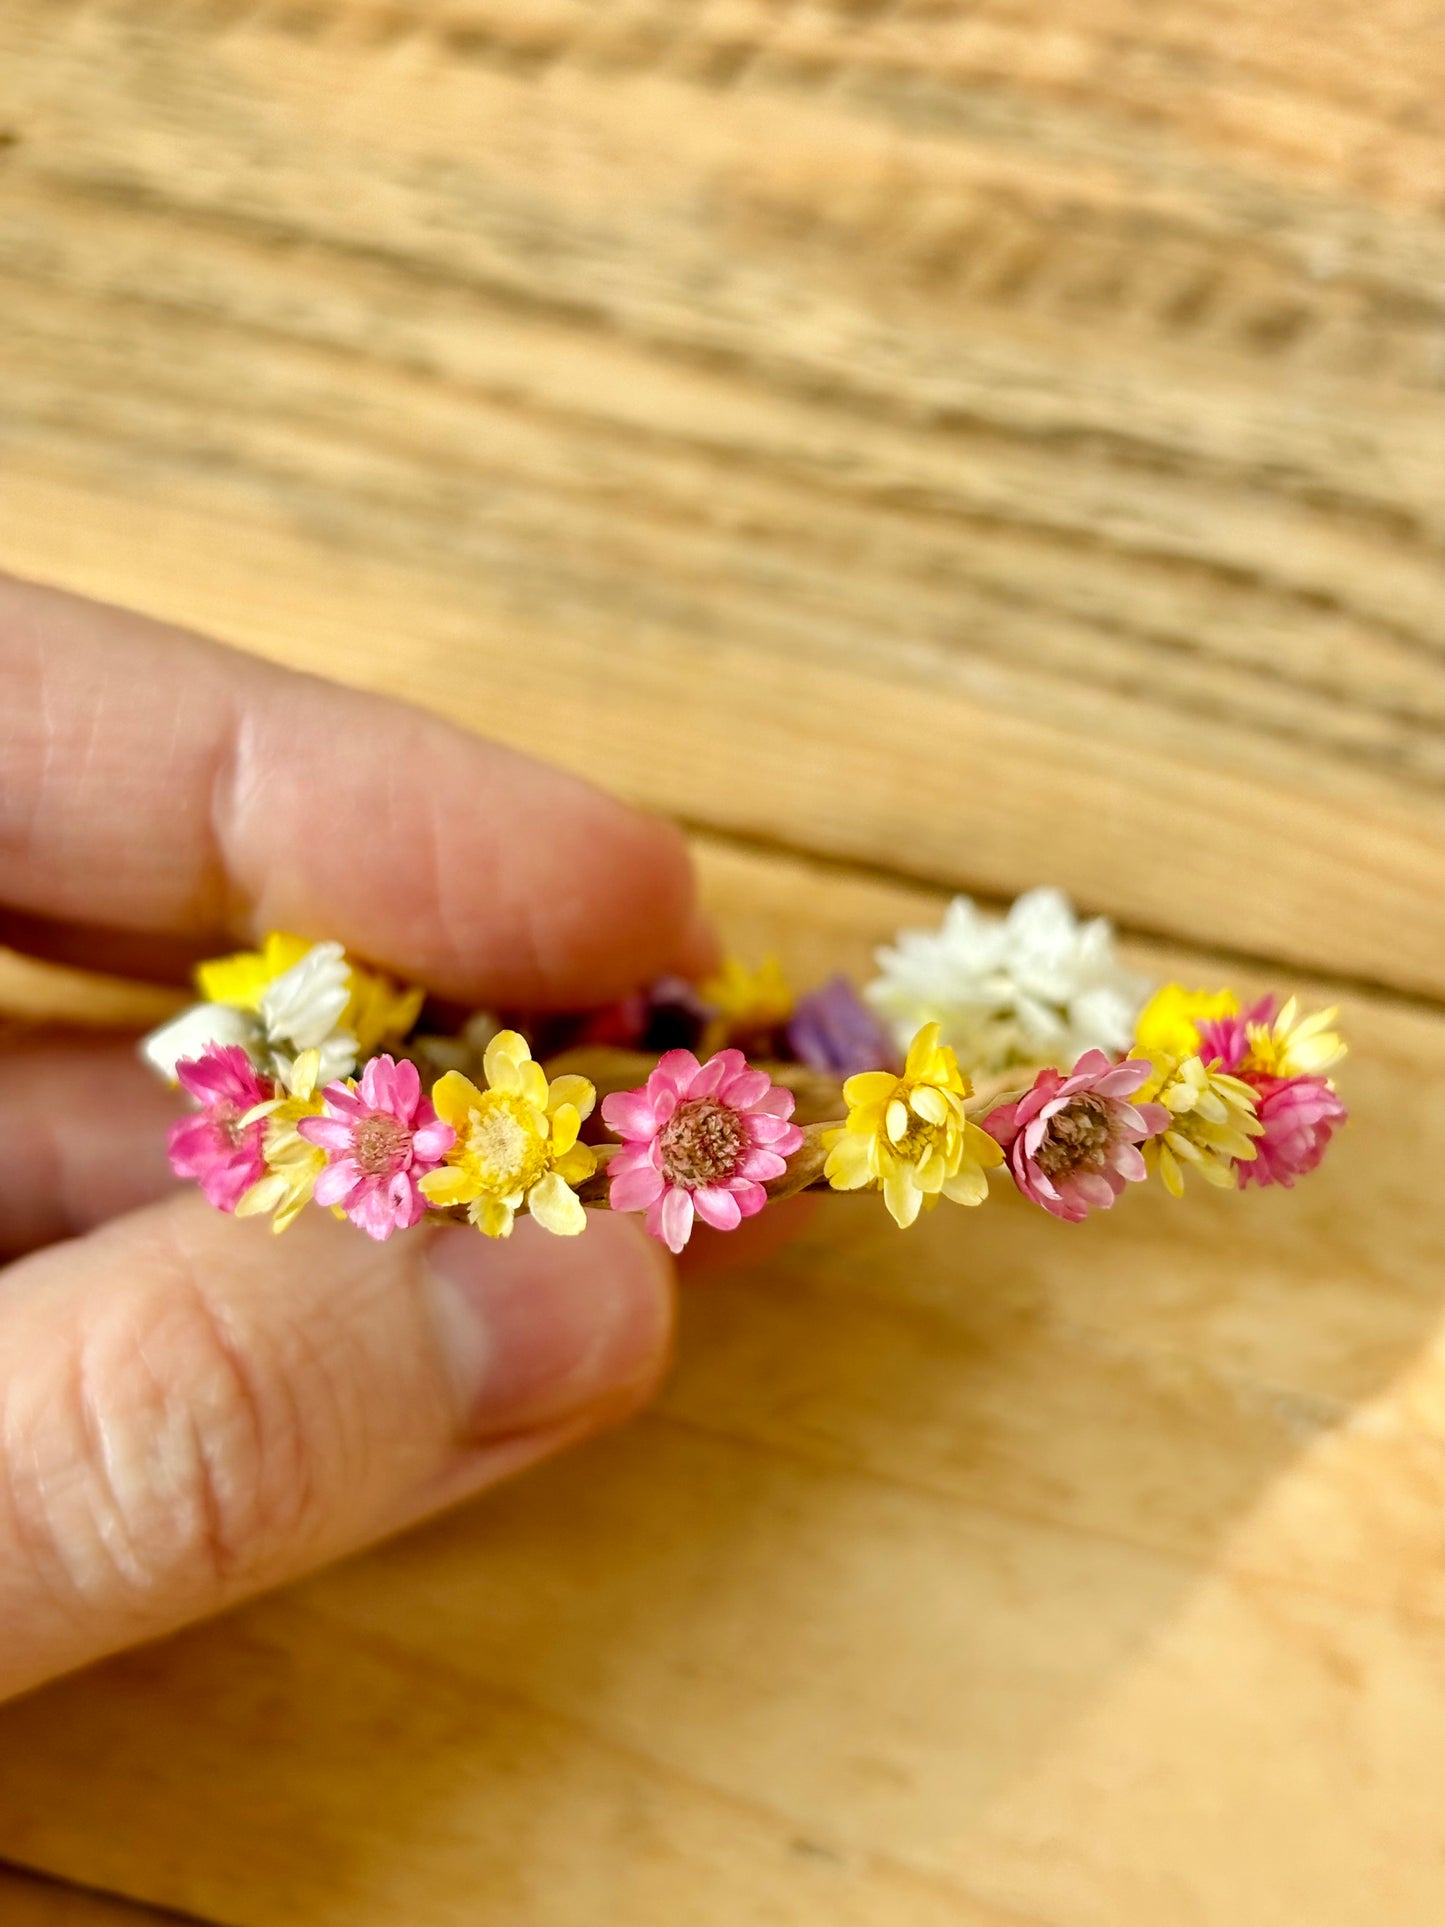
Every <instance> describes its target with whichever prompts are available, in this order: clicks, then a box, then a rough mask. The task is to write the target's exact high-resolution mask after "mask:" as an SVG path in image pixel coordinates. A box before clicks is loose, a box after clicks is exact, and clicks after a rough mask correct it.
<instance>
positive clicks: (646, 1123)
mask: <svg viewBox="0 0 1445 1927" xmlns="http://www.w3.org/2000/svg"><path fill="white" fill-rule="evenodd" d="M687 1054H688V1053H684V1055H687ZM602 1122H603V1123H604V1124H605V1125H606V1126H607V1128H608V1130H609V1131H615V1132H616V1134H617V1135H618V1137H622V1138H630V1139H632V1140H633V1141H634V1142H642V1141H645V1140H647V1139H650V1138H652V1137H655V1136H656V1134H657V1128H658V1119H657V1114H656V1111H655V1110H654V1108H653V1101H652V1098H651V1097H650V1096H649V1094H648V1092H647V1090H646V1088H645V1087H644V1088H641V1089H638V1090H635V1091H613V1093H612V1094H611V1096H610V1097H604V1098H603V1100H602Z"/></svg>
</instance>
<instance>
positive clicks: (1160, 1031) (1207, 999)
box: [1134, 984, 1239, 1064]
mask: <svg viewBox="0 0 1445 1927" xmlns="http://www.w3.org/2000/svg"><path fill="white" fill-rule="evenodd" d="M1238 1010H1239V999H1238V997H1236V996H1235V994H1234V992H1233V991H1232V990H1186V989H1185V988H1184V986H1183V985H1182V984H1165V985H1164V986H1163V987H1162V988H1161V989H1159V990H1156V991H1155V993H1154V995H1153V996H1152V997H1151V998H1150V999H1149V1001H1148V1003H1147V1004H1145V1006H1144V1008H1143V1010H1141V1011H1140V1013H1139V1020H1138V1022H1137V1023H1136V1024H1135V1026H1134V1045H1135V1048H1136V1049H1137V1050H1138V1052H1139V1053H1140V1055H1141V1056H1143V1057H1151V1058H1153V1059H1154V1061H1155V1063H1156V1064H1157V1063H1159V1062H1161V1061H1165V1060H1167V1061H1169V1062H1178V1060H1179V1059H1181V1058H1184V1057H1193V1056H1195V1055H1197V1054H1198V1052H1199V1048H1200V1044H1199V1027H1200V1025H1201V1024H1205V1023H1210V1022H1215V1021H1218V1020H1219V1019H1221V1018H1226V1017H1233V1016H1235V1015H1236V1014H1237V1013H1238Z"/></svg>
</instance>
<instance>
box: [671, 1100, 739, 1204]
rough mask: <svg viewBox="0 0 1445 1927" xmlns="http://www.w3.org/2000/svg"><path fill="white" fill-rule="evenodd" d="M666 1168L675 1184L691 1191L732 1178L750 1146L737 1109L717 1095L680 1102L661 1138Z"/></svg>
mask: <svg viewBox="0 0 1445 1927" xmlns="http://www.w3.org/2000/svg"><path fill="white" fill-rule="evenodd" d="M657 1145H658V1150H659V1151H660V1152H661V1154H662V1171H663V1176H664V1177H666V1178H667V1179H668V1180H669V1182H670V1183H672V1184H680V1185H682V1186H684V1187H685V1188H686V1189H687V1190H689V1191H695V1190H696V1189H697V1188H698V1186H699V1185H704V1184H716V1183H717V1182H718V1180H719V1179H721V1178H730V1177H731V1176H732V1174H733V1172H734V1171H735V1170H736V1169H737V1167H738V1165H739V1164H740V1163H741V1162H742V1159H743V1155H744V1153H745V1152H746V1150H747V1148H748V1140H747V1133H746V1132H745V1131H744V1129H743V1121H742V1119H741V1118H740V1117H739V1116H738V1114H737V1112H736V1111H734V1110H732V1109H730V1108H729V1107H728V1106H727V1105H726V1104H719V1103H718V1102H717V1101H716V1099H715V1098H711V1097H692V1098H689V1099H688V1100H687V1101H686V1102H685V1103H683V1104H679V1105H678V1107H677V1109H676V1110H675V1111H674V1112H673V1114H672V1116H671V1117H670V1118H669V1119H668V1120H667V1122H666V1124H664V1125H663V1127H662V1130H661V1133H660V1134H659V1136H658V1140H657Z"/></svg>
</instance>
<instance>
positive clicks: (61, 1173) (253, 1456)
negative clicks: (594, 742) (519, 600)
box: [0, 579, 711, 1697]
mask: <svg viewBox="0 0 1445 1927" xmlns="http://www.w3.org/2000/svg"><path fill="white" fill-rule="evenodd" d="M0 690H3V692H4V701H3V708H0V942H4V943H7V944H10V945H12V946H13V947H15V948H19V949H23V950H26V951H29V952H31V953H32V954H37V955H45V956H50V957H55V958H59V959H61V960H64V961H70V962H76V963H81V964H86V965H89V966H91V967H93V968H100V969H112V970H121V971H129V972H146V973H151V974H162V975H164V974H167V973H170V974H174V975H175V976H176V977H177V979H178V980H179V978H180V976H181V975H182V974H183V973H184V970H185V967H186V965H187V963H188V962H189V961H190V960H191V959H192V958H194V957H196V956H199V955H202V954H206V953H209V952H214V951H217V950H225V949H227V948H233V947H235V945H236V944H237V943H238V942H242V941H247V940H250V939H253V938H254V937H255V936H256V935H257V934H258V933H259V932H261V931H263V930H265V929H267V928H272V927H275V928H288V927H295V928H298V929H301V930H304V931H306V932H308V933H314V934H316V935H317V936H318V937H319V936H326V937H335V938H338V939H339V940H340V941H341V942H343V943H345V944H346V945H348V947H352V948H354V949H355V950H356V951H357V952H358V953H359V954H361V955H363V956H365V957H367V958H368V959H371V960H374V961H375V962H377V963H379V964H381V965H384V966H387V967H389V968H390V969H392V970H393V971H394V972H395V973H396V974H397V975H398V976H400V977H403V978H406V979H409V980H412V981H415V982H418V983H424V984H426V985H428V986H429V988H431V989H432V990H434V991H436V992H438V993H439V994H442V995H446V996H449V997H455V998H456V999H458V1000H461V1001H465V1002H468V1003H472V1004H477V1005H487V1004H504V1005H523V1006H525V1005H528V1004H533V1005H546V1004H551V1005H557V1006H566V1005H568V1004H572V1005H584V1004H588V1003H596V1002H602V1001H605V1000H606V999H608V998H611V997H613V996H616V995H620V994H622V993H623V992H625V991H627V990H629V989H631V988H633V987H634V986H635V985H637V984H638V983H640V982H642V981H644V980H646V979H647V978H649V977H650V976H653V975H656V974H659V973H661V972H663V971H666V970H680V971H684V972H688V973H694V972H697V971H699V970H701V969H703V968H705V967H706V966H707V964H708V963H709V962H710V961H711V944H710V940H709V939H708V937H707V935H706V932H705V929H704V927H703V925H702V924H701V922H700V921H699V919H698V917H697V914H696V912H695V909H694V904H693V890H692V878H691V873H690V867H689V863H688V859H687V855H686V852H685V849H684V846H683V844H682V841H681V838H680V837H679V836H678V835H677V834H676V833H675V832H674V831H672V830H671V829H669V828H668V827H667V826H665V825H663V824H660V823H657V822H654V821H652V820H650V819H648V818H645V817H643V816H640V815H638V814H636V813H635V812H633V811H631V810H629V809H626V808H624V807H623V806H621V805H620V804H617V803H614V802H612V801H609V800H608V799H607V798H606V797H604V796H601V795H599V794H598V793H596V792H595V791H593V790H591V789H589V788H587V787H586V786H585V785H583V784H581V783H579V782H576V781H574V780H573V779H571V778H569V777H566V776H563V775H561V774H559V773H557V772H556V771H553V770H549V769H546V768H544V767H542V766H541V765H539V764H536V763H533V762H531V761H529V760H528V759H526V758H525V757H521V756H518V755H515V754H513V753H512V752H511V751H508V750H505V749H501V748H499V747H497V746H495V745H492V744H489V743H485V742H481V741H477V740H475V739H473V738H471V737H468V736H466V735H464V734H462V733H461V732H459V731H457V730H455V729H452V728H450V727H448V726H447V725H445V724H443V723H441V722H438V721H436V720H434V719H431V718H429V717H426V716H424V715H421V714H419V713H417V712H415V711H412V710H409V709H406V708H404V707H402V706H400V705H398V704H394V703H390V702H387V701H383V700H381V699H379V698H376V697H371V696H366V695H361V694H358V693H356V692H353V691H349V690H345V689H340V688H335V687H332V686H330V685H328V684H325V683H321V682H318V681H315V680H313V679H311V678H307V677H299V676H293V675H289V674H287V673H286V672H284V671H282V670H279V669H275V668H272V667H270V666H268V665H266V664H263V663H261V662H258V661H255V660H253V659H251V658H249V657H246V656H242V655H237V654H234V653H232V652H230V651H228V650H225V649H222V648H219V647H217V646H216V645H213V644H209V643H205V642H201V641H199V640H197V639H195V638H193V637H189V636H186V635H183V634H182V633H180V632H179V631H176V630H173V629H169V628H166V627H163V626H162V625H160V624H157V623H153V622H150V621H148V620H146V619H144V618H142V617H139V616H134V615H129V614H125V613H123V612H121V611H119V610H114V609H107V608H103V607H99V606H97V605H94V604H91V603H87V602H83V601H80V600H78V599H75V598H72V597H68V596H64V595H60V594H58V593H55V592H53V591H49V590H44V589H40V588H35V587H32V586H28V585H25V584H21V583H18V582H14V581H10V580H5V579H0ZM175 1113H176V1103H175V1100H174V1099H173V1098H172V1097H170V1096H169V1094H168V1093H166V1092H164V1091H162V1090H159V1089H158V1088H157V1087H156V1086H155V1085H154V1083H153V1081H152V1079H151V1077H150V1076H149V1075H148V1074H147V1073H146V1072H145V1071H143V1070H142V1068H141V1066H140V1064H139V1062H138V1061H137V1058H136V1054H135V1050H134V1046H133V1044H132V1043H131V1042H130V1041H129V1040H123V1039H120V1040H118V1039H108V1038H105V1037H102V1036H95V1037H89V1038H85V1039H80V1040H77V1039H74V1038H70V1039H66V1038H61V1037H58V1036H45V1035H36V1036H33V1037H29V1038H26V1039H25V1040H24V1041H23V1042H22V1043H20V1044H18V1045H16V1046H14V1047H12V1049H11V1050H10V1051H8V1052H7V1053H6V1054H5V1055H4V1056H3V1057H0V1144H3V1146H4V1151H3V1155H0V1255H3V1256H5V1257H9V1258H12V1259H13V1262H12V1263H10V1264H9V1266H8V1268H6V1269H5V1270H3V1271H0V1697H4V1696H5V1695H6V1694H10V1693H15V1692H18V1691H21V1690H23V1689H25V1688H26V1687H28V1686H32V1685H35V1684H37V1683H38V1682H39V1681H41V1680H43V1679H46V1678H49V1677H50V1676H51V1675H53V1674H55V1673H58V1672H61V1671H63V1670H65V1669H67V1668H69V1667H73V1666H76V1665H79V1664H82V1663H84V1662H85V1661H87V1660H89V1659H93V1658H96V1657H98V1656H100V1655H101V1654H103V1653H107V1652H111V1651H114V1650H115V1649H117V1648H119V1647H122V1646H125V1645H128V1644H131V1643H133V1642H135V1641H139V1640H143V1639H147V1638H150V1637H152V1636H154V1635H156V1634H159V1633H162V1632H165V1631H167V1630H168V1629H170V1628H172V1627H175V1626H178V1625H180V1624H182V1623H184V1622H185V1621H187V1620H190V1619H194V1618H197V1617H199V1616H202V1615H204V1614H207V1613H211V1612H214V1611H216V1610H218V1609H219V1608H221V1607H223V1606H225V1605H227V1604H229V1603H231V1602H232V1601H234V1600H237V1599H240V1598H243V1597H245V1596H246V1595H248V1594H250V1593H253V1592H255V1591H258V1590H260V1589H262V1588H264V1587H266V1586H268V1585H271V1584H274V1583H276V1582H278V1581H281V1580H284V1579H286V1578H288V1577H291V1576H292V1575H294V1574H296V1573H298V1572H301V1571H304V1570H306V1569H307V1568H309V1567H311V1566H314V1565H317V1564H319V1563H321V1562H322V1561H324V1560H327V1559H329V1558H332V1557H335V1556H336V1555H338V1554H341V1553H344V1552H347V1551H349V1550H351V1549H352V1548H354V1547H357V1546H359V1545H362V1544H364V1543H366V1542H367V1541H368V1540H370V1539H372V1538H374V1537H377V1536H378V1535H380V1534H383V1533H386V1532H388V1531H391V1530H394V1529H396V1528H399V1527H401V1526H404V1525H406V1524H409V1523H411V1522H412V1521H414V1520H417V1519H420V1518H422V1517H424V1516H426V1515H427V1514H429V1513H431V1512H433V1511H435V1510H437V1509H438V1508H440V1507H442V1506H445V1505H448V1504H450V1503H452V1502H453V1501H454V1500H457V1499H460V1498H463V1497H465V1496H467V1495H468V1494H471V1493H475V1492H477V1491H480V1490H481V1489H483V1488H484V1487H486V1486H488V1485H491V1484H493V1483H494V1482H495V1481H497V1480H498V1479H501V1478H504V1477H506V1476H507V1475H508V1474H509V1473H512V1472H515V1471H517V1470H519V1469H520V1468H522V1467H524V1466H528V1465H531V1464H533V1463H535V1462H536V1461H537V1460H539V1459H542V1458H545V1457H546V1456H547V1455H549V1454H550V1453H553V1452H555V1451H557V1450H558V1449H559V1448H560V1447H562V1446H564V1445H566V1444H569V1443H571V1442H572V1441H574V1440H576V1439H580V1438H582V1437H585V1436H586V1435H587V1434H589V1433H591V1432H593V1431H595V1430H597V1429H598V1428H599V1427H600V1426H602V1425H605V1424H606V1423H608V1422H609V1421H611V1420H613V1419H615V1418H617V1417H619V1416H621V1415H622V1414H624V1413H626V1412H628V1411H630V1410H631V1409H633V1408H634V1407H635V1406H636V1405H637V1404H638V1403H639V1402H641V1401H642V1400H643V1399H644V1398H645V1397H646V1396H647V1395H648V1393H649V1392H650V1391H651V1390H652V1389H653V1387H654V1386H655V1385H656V1383H657V1380H658V1378H659V1375H660V1373H661V1371H662V1369H663V1366H664V1363H665V1360H666V1356H667V1350H668V1344H669V1333H670V1326H671V1307H672V1272H671V1266H670V1264H669V1262H668V1260H667V1256H666V1253H665V1252H664V1251H663V1249H662V1248H661V1246H659V1245H657V1244H655V1243H653V1242H652V1241H651V1240H649V1239H648V1238H646V1237H645V1236H644V1234H643V1233H642V1231H641V1228H640V1224H639V1223H638V1221H636V1220H634V1219H630V1218H626V1217H621V1216H618V1217H614V1216H612V1215H611V1214H609V1213H606V1212H602V1213H598V1214H596V1216H595V1218H594V1219H593V1221H592V1223H591V1225H590V1226H589V1230H588V1235H587V1238H586V1241H585V1245H579V1244H577V1243H574V1242H573V1241H571V1240H569V1239H561V1238H554V1237H551V1236H549V1235H548V1234H546V1233H545V1232H543V1231H541V1230H540V1229H539V1228H538V1227H537V1226H535V1225H534V1224H532V1223H530V1222H529V1221H527V1220H525V1219H524V1220H522V1221H520V1222H519V1223H518V1226H517V1229H516V1232H515V1234H514V1235H513V1237H512V1238H511V1239H509V1240H507V1241H505V1242H493V1241H490V1240H486V1239H484V1238H482V1237H481V1236H480V1235H479V1234H478V1233H477V1232H476V1231H474V1230H472V1229H471V1228H470V1227H466V1226H457V1227H444V1228H440V1229H436V1230H428V1231H426V1232H417V1233H412V1234H411V1235H409V1236H407V1237H404V1238H397V1239H394V1240H392V1241H390V1242H389V1243H386V1244H373V1243H371V1241H370V1240H368V1239H365V1238H358V1237H357V1236H356V1235H355V1232H354V1231H353V1230H352V1228H351V1227H350V1226H349V1225H338V1224H336V1223H335V1222H334V1221H333V1220H332V1219H331V1218H330V1217H329V1216H328V1215H327V1214H326V1213H324V1212H305V1213H303V1214H302V1217H301V1218H300V1219H299V1220H298V1221H297V1223H296V1224H295V1226H294V1227H292V1229H290V1230H289V1231H288V1232H287V1233H286V1235H285V1236H284V1237H282V1238H280V1239H276V1238H273V1237H272V1236H271V1235H270V1232H269V1230H268V1229H267V1228H266V1227H265V1226H264V1225H263V1224H262V1223H261V1222H259V1221H254V1220H253V1221H251V1222H246V1223H240V1222H236V1221H233V1220H230V1219H227V1218H225V1217H222V1216H220V1215H218V1214H217V1213H215V1212H213V1211H212V1210H210V1209H209V1207H208V1206H206V1205H205V1204H204V1202H203V1201H202V1200H201V1199H200V1198H199V1197H198V1196H197V1195H196V1194H195V1193H194V1192H187V1193H185V1194H184V1195H181V1194H178V1193H177V1192H176V1189H175V1186H174V1183H173V1180H172V1178H171V1175H170V1172H169V1169H168V1167H167V1164H166V1158H165V1134H166V1126H167V1124H168V1123H169V1121H170V1120H171V1118H172V1117H173V1116H174V1115H175Z"/></svg>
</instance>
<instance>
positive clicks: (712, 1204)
mask: <svg viewBox="0 0 1445 1927" xmlns="http://www.w3.org/2000/svg"><path fill="white" fill-rule="evenodd" d="M692 1204H693V1209H694V1210H695V1211H696V1212H697V1215H698V1216H699V1217H700V1218H701V1219H702V1221H703V1223H704V1224H710V1225H711V1226H712V1228H713V1230H714V1231H736V1230H737V1228H738V1226H739V1225H740V1224H741V1223H742V1216H743V1214H742V1207H741V1206H740V1205H739V1203H738V1201H737V1199H736V1198H735V1197H734V1196H733V1194H732V1192H731V1191H724V1190H723V1189H722V1188H721V1187H720V1186H718V1185H712V1184H703V1185H699V1186H698V1188H697V1190H696V1191H694V1192H693V1194H692Z"/></svg>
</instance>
